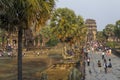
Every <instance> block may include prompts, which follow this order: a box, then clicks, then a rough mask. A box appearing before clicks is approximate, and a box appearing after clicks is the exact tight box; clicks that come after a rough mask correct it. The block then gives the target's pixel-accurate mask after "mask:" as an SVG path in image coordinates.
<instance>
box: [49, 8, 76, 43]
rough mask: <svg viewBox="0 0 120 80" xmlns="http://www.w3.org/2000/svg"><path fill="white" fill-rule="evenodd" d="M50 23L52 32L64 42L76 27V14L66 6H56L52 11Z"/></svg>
mask: <svg viewBox="0 0 120 80" xmlns="http://www.w3.org/2000/svg"><path fill="white" fill-rule="evenodd" d="M50 25H51V27H52V29H53V33H54V34H56V36H57V37H58V39H60V40H61V41H63V42H64V41H65V40H66V39H67V38H70V37H72V36H73V33H74V31H76V29H77V27H78V26H77V25H76V14H75V13H74V11H72V10H70V9H68V8H58V9H57V10H55V12H54V13H53V16H52V18H51V24H50Z"/></svg>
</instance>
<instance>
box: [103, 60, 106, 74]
mask: <svg viewBox="0 0 120 80" xmlns="http://www.w3.org/2000/svg"><path fill="white" fill-rule="evenodd" d="M103 66H104V70H105V73H107V61H106V59H104V63H103Z"/></svg>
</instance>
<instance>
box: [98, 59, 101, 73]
mask: <svg viewBox="0 0 120 80" xmlns="http://www.w3.org/2000/svg"><path fill="white" fill-rule="evenodd" d="M97 64H98V68H99V70H98V71H99V72H101V67H102V66H101V62H100V60H98V63H97Z"/></svg>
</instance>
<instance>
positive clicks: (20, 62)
mask: <svg viewBox="0 0 120 80" xmlns="http://www.w3.org/2000/svg"><path fill="white" fill-rule="evenodd" d="M22 34H23V29H22V28H19V31H18V80H22Z"/></svg>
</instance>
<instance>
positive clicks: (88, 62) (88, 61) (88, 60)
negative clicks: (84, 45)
mask: <svg viewBox="0 0 120 80" xmlns="http://www.w3.org/2000/svg"><path fill="white" fill-rule="evenodd" d="M87 65H88V66H90V57H88V58H87Z"/></svg>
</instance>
